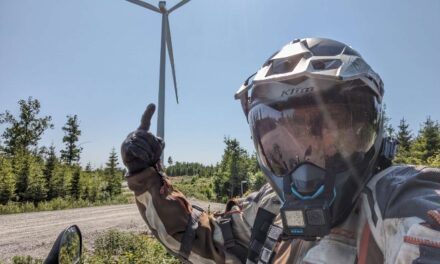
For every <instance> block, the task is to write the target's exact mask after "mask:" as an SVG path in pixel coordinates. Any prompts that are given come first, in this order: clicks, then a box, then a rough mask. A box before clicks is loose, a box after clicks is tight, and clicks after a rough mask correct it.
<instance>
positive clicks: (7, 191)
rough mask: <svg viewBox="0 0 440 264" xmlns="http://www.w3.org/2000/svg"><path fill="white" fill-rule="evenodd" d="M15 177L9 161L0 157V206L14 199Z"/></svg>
mask: <svg viewBox="0 0 440 264" xmlns="http://www.w3.org/2000/svg"><path fill="white" fill-rule="evenodd" d="M14 192H15V175H14V173H13V171H12V164H11V161H10V160H8V159H6V158H5V157H3V156H0V204H6V203H7V202H8V201H10V200H12V199H13V198H14Z"/></svg>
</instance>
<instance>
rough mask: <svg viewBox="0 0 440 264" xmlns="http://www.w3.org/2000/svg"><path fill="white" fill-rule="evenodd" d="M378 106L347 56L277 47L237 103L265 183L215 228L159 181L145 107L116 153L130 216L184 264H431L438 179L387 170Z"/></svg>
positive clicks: (437, 231) (318, 45)
mask: <svg viewBox="0 0 440 264" xmlns="http://www.w3.org/2000/svg"><path fill="white" fill-rule="evenodd" d="M383 94H384V89H383V82H382V80H381V78H380V76H379V75H378V74H377V73H375V72H374V71H373V70H372V69H371V67H370V66H369V65H368V64H367V63H366V62H365V60H364V59H363V58H362V57H361V55H360V54H359V53H358V52H356V51H355V50H354V49H352V48H351V47H349V46H347V45H345V44H343V43H340V42H337V41H334V40H330V39H322V38H307V39H300V40H294V41H292V42H290V43H288V44H287V45H285V46H284V47H283V48H281V50H279V51H278V52H276V53H275V54H274V55H272V56H271V57H270V58H269V59H268V60H267V61H266V62H265V63H264V64H263V66H262V67H261V68H260V69H259V70H258V72H257V73H256V74H254V75H253V76H251V77H250V78H248V79H247V80H246V81H245V83H244V84H243V85H242V86H241V88H240V89H239V90H238V91H237V93H236V95H235V97H236V99H239V100H240V102H241V105H242V108H243V111H244V113H245V116H246V118H247V121H248V123H249V126H250V129H251V133H252V139H253V141H254V144H255V149H256V152H257V159H258V162H259V165H260V167H261V169H262V171H263V172H264V174H265V176H266V178H267V181H268V183H267V184H266V185H264V186H263V187H262V188H261V189H260V190H259V191H258V192H255V193H253V194H251V195H250V196H249V197H247V198H246V199H245V200H243V201H241V202H240V201H235V200H231V201H230V202H228V204H227V206H226V210H225V213H224V214H222V215H221V216H219V217H217V218H214V217H213V216H210V215H208V214H207V213H206V212H204V211H203V210H202V209H200V208H198V207H196V206H192V205H191V204H190V203H189V202H188V200H187V199H186V198H185V196H184V195H183V194H182V193H181V192H179V191H178V190H176V189H174V188H173V186H172V185H171V184H170V182H169V181H168V179H167V177H166V176H165V175H164V174H163V173H162V172H161V167H160V161H159V159H160V156H161V154H162V150H163V148H164V142H163V141H162V140H161V139H160V138H157V137H155V136H154V135H153V134H152V133H150V132H148V130H149V127H150V120H151V117H152V115H153V113H154V110H155V107H154V105H152V104H151V105H149V106H148V107H147V109H146V111H145V113H144V115H143V117H142V120H141V126H140V127H139V128H138V129H137V130H136V131H134V132H132V133H131V134H129V135H128V137H127V139H126V140H125V141H124V142H123V144H122V147H121V153H122V159H123V161H124V164H125V165H126V167H127V169H128V173H127V175H126V176H127V181H128V185H129V187H130V189H131V190H133V191H134V193H135V196H136V204H137V206H138V208H139V212H140V214H141V216H142V217H143V219H144V220H145V222H146V223H147V225H148V226H149V228H150V229H151V231H152V232H153V234H154V235H155V236H156V238H158V240H159V241H161V243H162V244H163V245H164V246H165V247H166V248H167V249H168V250H169V251H170V252H171V253H172V254H174V255H176V256H178V257H179V258H180V259H182V260H183V261H189V262H193V263H240V262H241V263H440V170H439V169H434V168H426V167H421V166H410V165H397V166H390V164H391V160H392V157H393V154H394V150H395V142H394V141H393V140H391V139H389V138H387V137H384V136H383V134H384V133H383V112H382V100H383Z"/></svg>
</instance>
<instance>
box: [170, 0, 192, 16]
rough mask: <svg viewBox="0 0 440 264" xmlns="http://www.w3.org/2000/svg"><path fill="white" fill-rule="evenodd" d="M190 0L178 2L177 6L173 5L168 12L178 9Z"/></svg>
mask: <svg viewBox="0 0 440 264" xmlns="http://www.w3.org/2000/svg"><path fill="white" fill-rule="evenodd" d="M189 1H190V0H182V1H181V2H179V3H177V4H176V5H175V6H173V7H171V8H170V9H168V13H171V12H173V11H174V10H176V9H177V8H179V7H181V6H183V5H184V4H186V3H188V2H189Z"/></svg>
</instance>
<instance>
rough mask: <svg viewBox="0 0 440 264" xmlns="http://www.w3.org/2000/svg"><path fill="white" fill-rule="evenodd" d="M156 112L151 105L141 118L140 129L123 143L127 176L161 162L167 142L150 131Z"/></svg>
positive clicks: (123, 158) (129, 135)
mask: <svg viewBox="0 0 440 264" xmlns="http://www.w3.org/2000/svg"><path fill="white" fill-rule="evenodd" d="M155 110H156V106H155V105H154V104H149V105H148V106H147V109H145V112H144V114H143V115H142V118H141V124H140V125H139V127H138V129H136V130H135V131H133V132H131V133H130V134H128V136H127V138H126V139H125V140H124V142H122V146H121V156H122V161H123V162H124V165H125V166H126V167H127V169H128V174H127V175H126V176H131V175H133V174H134V173H137V172H139V171H142V170H143V169H145V168H148V167H151V166H154V165H156V164H157V163H158V162H159V161H160V157H161V155H162V151H163V149H164V148H165V142H164V141H163V140H162V139H161V138H159V137H156V136H155V135H153V134H152V133H151V132H150V131H149V130H150V125H151V117H152V116H153V114H154V111H155Z"/></svg>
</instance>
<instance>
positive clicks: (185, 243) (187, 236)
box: [179, 205, 204, 259]
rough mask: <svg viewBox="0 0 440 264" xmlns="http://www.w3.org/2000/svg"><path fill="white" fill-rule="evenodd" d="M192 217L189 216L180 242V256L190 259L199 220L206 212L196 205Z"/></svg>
mask: <svg viewBox="0 0 440 264" xmlns="http://www.w3.org/2000/svg"><path fill="white" fill-rule="evenodd" d="M192 207H193V209H192V212H191V215H189V216H188V224H187V225H186V229H185V233H184V234H183V236H182V240H181V241H180V250H179V255H180V256H182V257H183V258H185V259H188V257H189V254H190V253H191V250H192V246H193V242H194V239H195V237H196V230H197V228H198V227H199V219H200V216H201V215H202V213H203V212H204V210H203V209H202V208H200V207H198V206H196V205H193V206H192Z"/></svg>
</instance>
